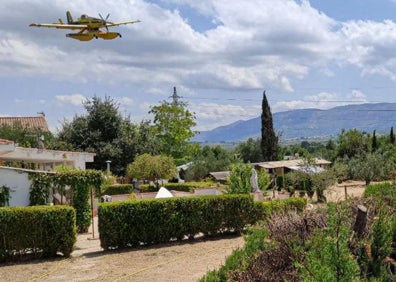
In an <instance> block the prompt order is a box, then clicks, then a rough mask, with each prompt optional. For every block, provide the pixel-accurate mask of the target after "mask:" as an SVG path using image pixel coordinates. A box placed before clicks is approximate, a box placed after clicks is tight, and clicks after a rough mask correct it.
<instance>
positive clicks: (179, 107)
mask: <svg viewBox="0 0 396 282" xmlns="http://www.w3.org/2000/svg"><path fill="white" fill-rule="evenodd" d="M172 98H173V100H172V102H167V101H162V103H161V104H160V105H157V106H153V107H151V109H150V111H149V113H150V114H153V115H154V120H153V123H154V130H155V133H156V134H157V136H158V138H159V139H160V141H161V152H162V153H163V154H166V155H170V156H172V157H174V158H175V159H178V158H182V157H183V156H185V155H186V153H187V154H188V152H189V151H190V149H191V144H190V142H189V140H190V139H191V138H192V137H194V135H195V133H196V132H195V131H193V130H192V128H193V127H194V126H195V125H196V123H195V115H194V113H192V112H190V111H189V110H188V109H187V107H188V104H187V103H185V102H182V101H180V100H179V99H178V98H179V97H178V96H177V94H176V87H175V88H174V93H173V96H172Z"/></svg>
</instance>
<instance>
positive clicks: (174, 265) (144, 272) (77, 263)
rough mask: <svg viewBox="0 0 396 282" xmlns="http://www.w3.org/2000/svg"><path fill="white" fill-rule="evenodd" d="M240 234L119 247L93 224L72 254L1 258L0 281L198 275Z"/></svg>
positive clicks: (330, 194) (335, 197)
mask: <svg viewBox="0 0 396 282" xmlns="http://www.w3.org/2000/svg"><path fill="white" fill-rule="evenodd" d="M345 186H347V188H346V192H347V196H348V197H358V196H361V195H362V193H363V191H364V185H363V183H361V182H353V183H352V182H350V183H343V184H341V185H335V186H332V187H330V188H329V189H328V190H327V191H326V197H327V199H328V201H342V200H344V199H345ZM243 244H244V240H243V238H242V237H240V236H238V237H226V238H221V239H216V240H196V241H194V242H185V243H176V244H165V245H156V246H152V247H144V248H138V249H127V250H122V251H103V250H102V249H101V248H100V241H99V239H98V234H97V228H95V229H94V233H93V234H92V229H90V233H89V234H82V235H78V238H77V243H76V246H75V250H74V251H73V253H72V255H71V257H70V258H67V259H62V258H59V259H52V260H37V261H29V262H26V263H16V264H0V281H30V282H33V281H137V282H139V281H142V282H143V281H153V282H155V281H161V282H162V281H172V282H178V281H183V282H185V281H187V282H188V281H197V280H198V279H199V278H200V277H202V276H203V275H204V274H205V273H206V272H207V271H209V270H213V269H217V268H218V267H219V266H220V265H221V264H222V263H223V262H224V261H225V259H226V257H227V256H229V255H230V254H231V253H232V251H233V250H235V249H237V248H240V247H242V246H243Z"/></svg>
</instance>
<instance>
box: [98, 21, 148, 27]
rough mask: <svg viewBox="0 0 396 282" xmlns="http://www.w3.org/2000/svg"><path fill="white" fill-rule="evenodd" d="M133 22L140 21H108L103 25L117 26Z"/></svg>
mask: <svg viewBox="0 0 396 282" xmlns="http://www.w3.org/2000/svg"><path fill="white" fill-rule="evenodd" d="M134 23H140V20H136V21H126V22H118V23H110V22H107V23H106V25H104V27H105V26H107V27H110V26H119V25H123V24H134Z"/></svg>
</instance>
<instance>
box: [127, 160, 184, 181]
mask: <svg viewBox="0 0 396 282" xmlns="http://www.w3.org/2000/svg"><path fill="white" fill-rule="evenodd" d="M176 173H177V168H176V166H175V163H174V160H173V158H172V157H169V156H166V155H158V156H152V155H150V154H143V155H140V156H138V157H136V159H135V161H134V162H133V163H131V164H129V165H128V168H127V175H128V176H129V177H130V178H136V179H139V180H152V181H154V180H157V179H169V178H172V177H174V176H175V175H176Z"/></svg>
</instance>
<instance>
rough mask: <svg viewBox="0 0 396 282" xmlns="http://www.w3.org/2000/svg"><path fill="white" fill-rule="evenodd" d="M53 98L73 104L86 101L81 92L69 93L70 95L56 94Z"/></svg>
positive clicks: (80, 104) (63, 102) (79, 104)
mask: <svg viewBox="0 0 396 282" xmlns="http://www.w3.org/2000/svg"><path fill="white" fill-rule="evenodd" d="M55 99H56V100H57V101H58V102H60V103H62V104H71V105H73V106H82V104H83V102H84V101H86V99H87V98H86V97H85V96H84V95H82V94H71V95H57V96H55Z"/></svg>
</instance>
